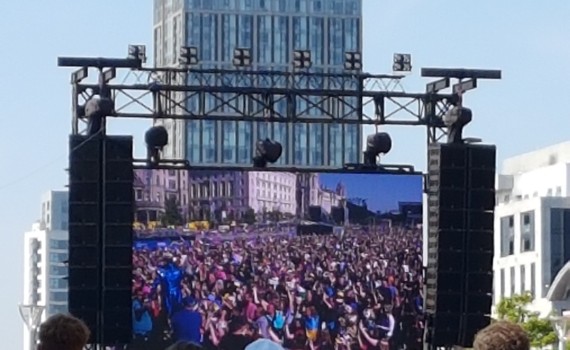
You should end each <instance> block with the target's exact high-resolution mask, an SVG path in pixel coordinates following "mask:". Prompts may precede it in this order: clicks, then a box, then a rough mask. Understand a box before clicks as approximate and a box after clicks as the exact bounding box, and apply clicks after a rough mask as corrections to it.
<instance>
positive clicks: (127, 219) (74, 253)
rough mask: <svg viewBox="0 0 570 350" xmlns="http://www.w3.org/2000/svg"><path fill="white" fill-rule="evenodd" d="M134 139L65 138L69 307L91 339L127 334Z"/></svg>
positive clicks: (115, 339) (123, 339)
mask: <svg viewBox="0 0 570 350" xmlns="http://www.w3.org/2000/svg"><path fill="white" fill-rule="evenodd" d="M133 173H134V172H133V140H132V137H124V136H104V135H96V136H83V135H72V136H71V138H70V166H69V261H68V266H69V277H68V278H69V300H68V302H69V312H70V313H71V314H72V315H74V316H76V317H78V318H80V319H82V320H83V321H85V323H86V324H87V326H88V327H89V329H90V331H91V336H92V339H91V341H90V343H93V344H95V343H96V344H106V345H113V344H128V343H129V342H130V340H131V338H132V313H131V303H132V294H131V284H132V268H133V266H132V239H133V237H132V220H133V211H134V195H133Z"/></svg>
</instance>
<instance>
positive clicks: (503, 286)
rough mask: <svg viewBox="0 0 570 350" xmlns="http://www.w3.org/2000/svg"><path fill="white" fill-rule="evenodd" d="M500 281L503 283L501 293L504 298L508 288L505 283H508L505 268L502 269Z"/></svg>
mask: <svg viewBox="0 0 570 350" xmlns="http://www.w3.org/2000/svg"><path fill="white" fill-rule="evenodd" d="M500 283H501V286H500V288H501V290H500V292H499V293H500V295H501V299H503V298H504V297H505V290H506V288H505V285H506V283H505V269H501V281H500Z"/></svg>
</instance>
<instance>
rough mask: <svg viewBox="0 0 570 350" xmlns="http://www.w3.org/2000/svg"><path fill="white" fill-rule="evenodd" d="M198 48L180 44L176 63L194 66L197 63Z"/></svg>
mask: <svg viewBox="0 0 570 350" xmlns="http://www.w3.org/2000/svg"><path fill="white" fill-rule="evenodd" d="M198 62H199V61H198V48H197V47H196V46H182V47H181V48H180V57H179V58H178V63H180V64H181V65H183V66H195V65H197V64H198Z"/></svg>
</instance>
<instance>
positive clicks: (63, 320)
mask: <svg viewBox="0 0 570 350" xmlns="http://www.w3.org/2000/svg"><path fill="white" fill-rule="evenodd" d="M89 335H90V332H89V329H88V328H87V326H86V325H85V323H83V321H81V320H80V319H78V318H75V317H73V316H71V315H64V314H57V315H53V316H51V317H50V318H48V319H47V320H46V321H45V322H44V323H42V325H41V326H40V332H39V340H40V345H39V346H38V350H82V349H83V348H84V347H85V345H87V342H88V341H89Z"/></svg>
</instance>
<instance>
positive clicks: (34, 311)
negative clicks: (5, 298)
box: [18, 304, 45, 350]
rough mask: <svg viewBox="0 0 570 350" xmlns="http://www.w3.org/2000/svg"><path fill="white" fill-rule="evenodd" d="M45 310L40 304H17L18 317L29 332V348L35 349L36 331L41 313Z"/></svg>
mask: <svg viewBox="0 0 570 350" xmlns="http://www.w3.org/2000/svg"><path fill="white" fill-rule="evenodd" d="M44 310H45V306H41V305H25V304H20V305H18V311H20V317H22V321H24V323H25V324H26V328H27V329H28V332H29V333H30V336H29V347H30V350H35V349H36V344H37V331H38V327H39V326H40V323H41V321H42V314H43V312H44Z"/></svg>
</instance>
